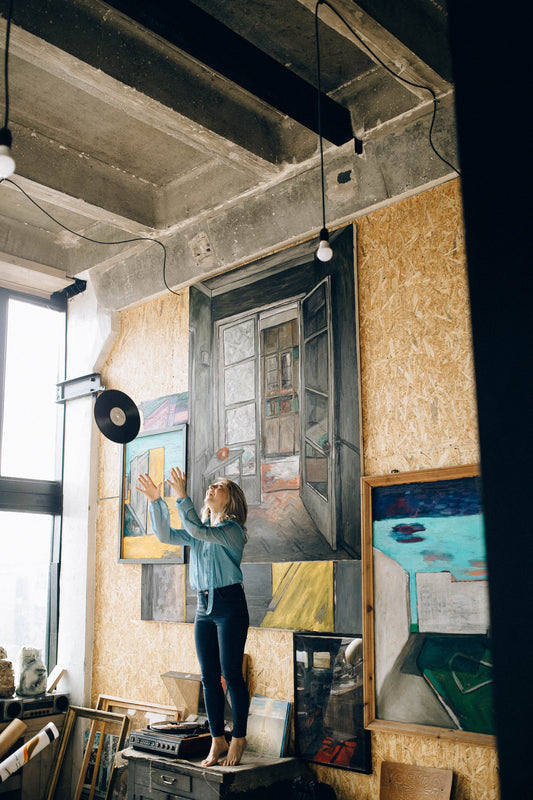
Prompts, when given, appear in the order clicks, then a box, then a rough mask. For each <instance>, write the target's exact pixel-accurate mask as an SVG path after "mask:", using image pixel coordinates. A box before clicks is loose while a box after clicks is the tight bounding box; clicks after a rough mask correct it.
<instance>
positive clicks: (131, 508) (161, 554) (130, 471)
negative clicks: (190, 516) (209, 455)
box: [120, 425, 186, 563]
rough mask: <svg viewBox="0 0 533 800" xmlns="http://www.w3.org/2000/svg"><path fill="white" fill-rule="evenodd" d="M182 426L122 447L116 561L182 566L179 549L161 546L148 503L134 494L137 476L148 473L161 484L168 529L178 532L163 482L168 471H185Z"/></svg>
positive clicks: (143, 436) (177, 521)
mask: <svg viewBox="0 0 533 800" xmlns="http://www.w3.org/2000/svg"><path fill="white" fill-rule="evenodd" d="M185 452H186V426H185V425H179V426H176V428H173V429H172V430H166V431H160V432H155V433H147V434H140V435H139V436H137V437H136V438H135V439H134V440H133V441H132V442H128V443H127V444H126V445H124V484H123V495H122V496H123V504H122V528H121V533H122V535H121V550H120V560H122V561H139V562H142V563H151V562H161V561H165V562H167V563H168V562H171V563H183V561H184V557H183V547H181V546H180V545H168V544H162V543H161V542H160V541H159V539H158V538H157V537H156V535H155V534H154V532H153V531H152V526H151V522H150V514H149V511H148V507H149V501H148V499H147V498H146V496H145V495H144V494H142V492H138V491H137V489H136V486H137V484H138V478H139V475H141V474H144V473H148V474H149V475H150V477H151V478H152V479H153V481H154V483H156V484H161V487H162V488H161V491H162V497H163V500H164V501H165V503H166V504H167V506H168V509H169V512H170V525H171V527H172V528H181V521H180V518H179V515H178V511H177V509H176V497H175V495H173V493H172V490H171V489H170V486H169V485H168V483H167V482H166V480H165V479H166V478H167V477H168V475H169V473H170V470H171V468H172V467H179V468H180V469H184V468H185Z"/></svg>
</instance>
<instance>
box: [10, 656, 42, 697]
mask: <svg viewBox="0 0 533 800" xmlns="http://www.w3.org/2000/svg"><path fill="white" fill-rule="evenodd" d="M45 692H46V668H45V666H44V664H43V661H42V658H41V651H40V650H38V649H37V648H36V647H22V648H21V651H20V653H19V682H18V686H17V694H18V695H19V696H20V697H35V696H36V695H39V694H44V693H45Z"/></svg>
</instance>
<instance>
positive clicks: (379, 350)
mask: <svg viewBox="0 0 533 800" xmlns="http://www.w3.org/2000/svg"><path fill="white" fill-rule="evenodd" d="M357 239H358V259H359V291H360V301H359V305H360V324H361V337H360V347H361V364H362V406H363V408H362V410H363V441H364V452H365V472H366V474H381V473H384V472H389V471H390V470H392V469H398V470H401V471H405V470H410V469H421V468H424V467H437V466H444V465H446V466H450V465H452V464H466V463H474V462H477V461H478V448H477V433H476V413H475V399H474V379H473V369H472V358H471V345H470V321H469V312H468V294H467V285H466V274H465V259H464V249H463V237H462V223H461V198H460V187H459V182H458V181H456V182H452V183H448V184H446V185H444V186H441V187H439V188H437V189H433V190H431V191H428V192H426V193H424V194H421V195H419V196H417V197H415V198H411V199H409V200H405V201H402V202H401V203H398V204H396V205H394V206H392V207H390V208H387V209H383V210H380V211H377V212H375V213H373V214H371V215H369V216H368V217H366V218H363V219H360V220H358V221H357ZM187 354H188V293H187V292H186V291H185V292H183V293H181V294H180V296H179V297H176V296H175V295H169V296H166V297H164V298H161V299H158V300H154V301H151V302H149V303H146V304H145V305H143V306H141V307H139V308H136V309H131V310H129V311H126V312H124V313H123V314H122V315H121V328H120V333H119V336H118V338H117V341H116V343H115V345H114V348H113V350H112V352H111V353H110V355H109V357H108V360H107V362H106V364H105V367H104V369H103V370H102V374H103V382H104V385H105V386H107V387H108V388H118V389H121V390H122V391H125V392H126V393H127V394H129V395H130V396H131V397H132V398H133V399H134V400H135V402H137V403H139V402H142V401H143V400H147V399H150V398H153V397H160V396H163V395H166V394H171V393H174V392H184V391H187V369H188V364H187ZM354 413H357V412H356V410H355V409H354ZM120 453H121V448H120V446H119V445H117V444H114V443H112V442H109V441H108V440H107V439H104V437H101V438H100V463H99V506H98V525H97V561H96V575H97V585H96V600H95V645H94V658H93V687H92V702H93V703H95V702H96V700H97V697H98V694H100V693H102V694H109V695H118V696H122V697H126V698H129V699H133V700H138V701H146V702H153V703H165V704H168V703H170V702H171V698H170V697H169V695H168V692H167V690H166V688H165V686H164V684H163V682H162V680H161V678H160V675H161V674H162V673H163V672H166V671H168V670H171V669H172V670H178V671H183V672H198V670H199V668H198V662H197V658H196V653H195V648H194V640H193V632H192V625H181V624H176V623H163V622H143V621H141V619H140V603H141V597H140V594H141V566H140V565H137V564H119V563H118V562H117V553H118V524H119V476H120ZM246 651H247V653H248V654H249V655H250V672H249V686H250V691H251V693H252V694H264V695H267V696H271V697H275V698H278V699H286V700H291V701H292V700H293V699H294V693H293V664H292V634H291V633H290V632H289V631H278V630H260V629H251V630H250V632H249V635H248V641H247V646H246ZM372 748H373V774H372V775H360V774H358V773H353V772H347V771H345V770H340V769H331V768H327V767H319V766H315V765H313V767H312V769H313V771H314V773H315V774H316V776H317V778H318V779H319V780H321V781H325V782H327V783H329V784H331V785H332V786H333V788H334V789H335V792H336V794H337V798H338V800H378V797H379V772H380V765H381V762H382V761H383V760H385V759H389V760H393V761H401V762H404V763H412V764H424V765H427V766H440V767H449V768H451V769H453V771H454V773H455V776H456V777H455V790H454V795H453V796H454V800H497V798H498V786H497V769H496V751H495V749H494V748H490V747H474V746H471V745H465V744H461V743H453V742H443V741H441V740H437V739H429V738H425V737H418V736H401V735H397V734H385V733H373V734H372Z"/></svg>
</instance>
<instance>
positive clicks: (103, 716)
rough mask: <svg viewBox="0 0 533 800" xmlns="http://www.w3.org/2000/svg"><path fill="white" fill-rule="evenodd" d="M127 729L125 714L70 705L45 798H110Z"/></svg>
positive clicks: (78, 799)
mask: <svg viewBox="0 0 533 800" xmlns="http://www.w3.org/2000/svg"><path fill="white" fill-rule="evenodd" d="M127 730H128V717H127V716H126V715H125V714H113V713H111V712H109V711H100V710H97V709H94V708H83V707H82V706H69V708H68V710H67V712H66V715H65V722H64V725H63V729H62V731H61V736H60V740H59V746H58V750H57V756H56V760H55V763H54V766H53V769H52V772H51V774H50V778H49V781H48V786H47V788H46V794H45V800H61V798H63V797H70V798H71V800H85V798H90V800H109V798H111V795H112V792H113V785H114V775H115V760H116V755H117V753H118V752H119V751H120V750H122V749H123V748H124V744H125V741H126V736H127Z"/></svg>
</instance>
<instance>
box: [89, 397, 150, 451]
mask: <svg viewBox="0 0 533 800" xmlns="http://www.w3.org/2000/svg"><path fill="white" fill-rule="evenodd" d="M94 418H95V420H96V424H97V425H98V427H99V428H100V430H101V431H102V433H103V434H104V436H105V437H106V438H107V439H111V441H112V442H119V443H120V444H126V442H131V441H132V439H135V437H136V436H137V434H138V433H139V428H140V427H141V416H140V414H139V411H138V409H137V406H136V405H135V403H134V402H133V400H132V399H131V398H130V397H128V395H127V394H124V392H119V391H117V390H116V389H107V391H105V392H102V394H100V395H98V397H97V398H96V402H95V404H94Z"/></svg>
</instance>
